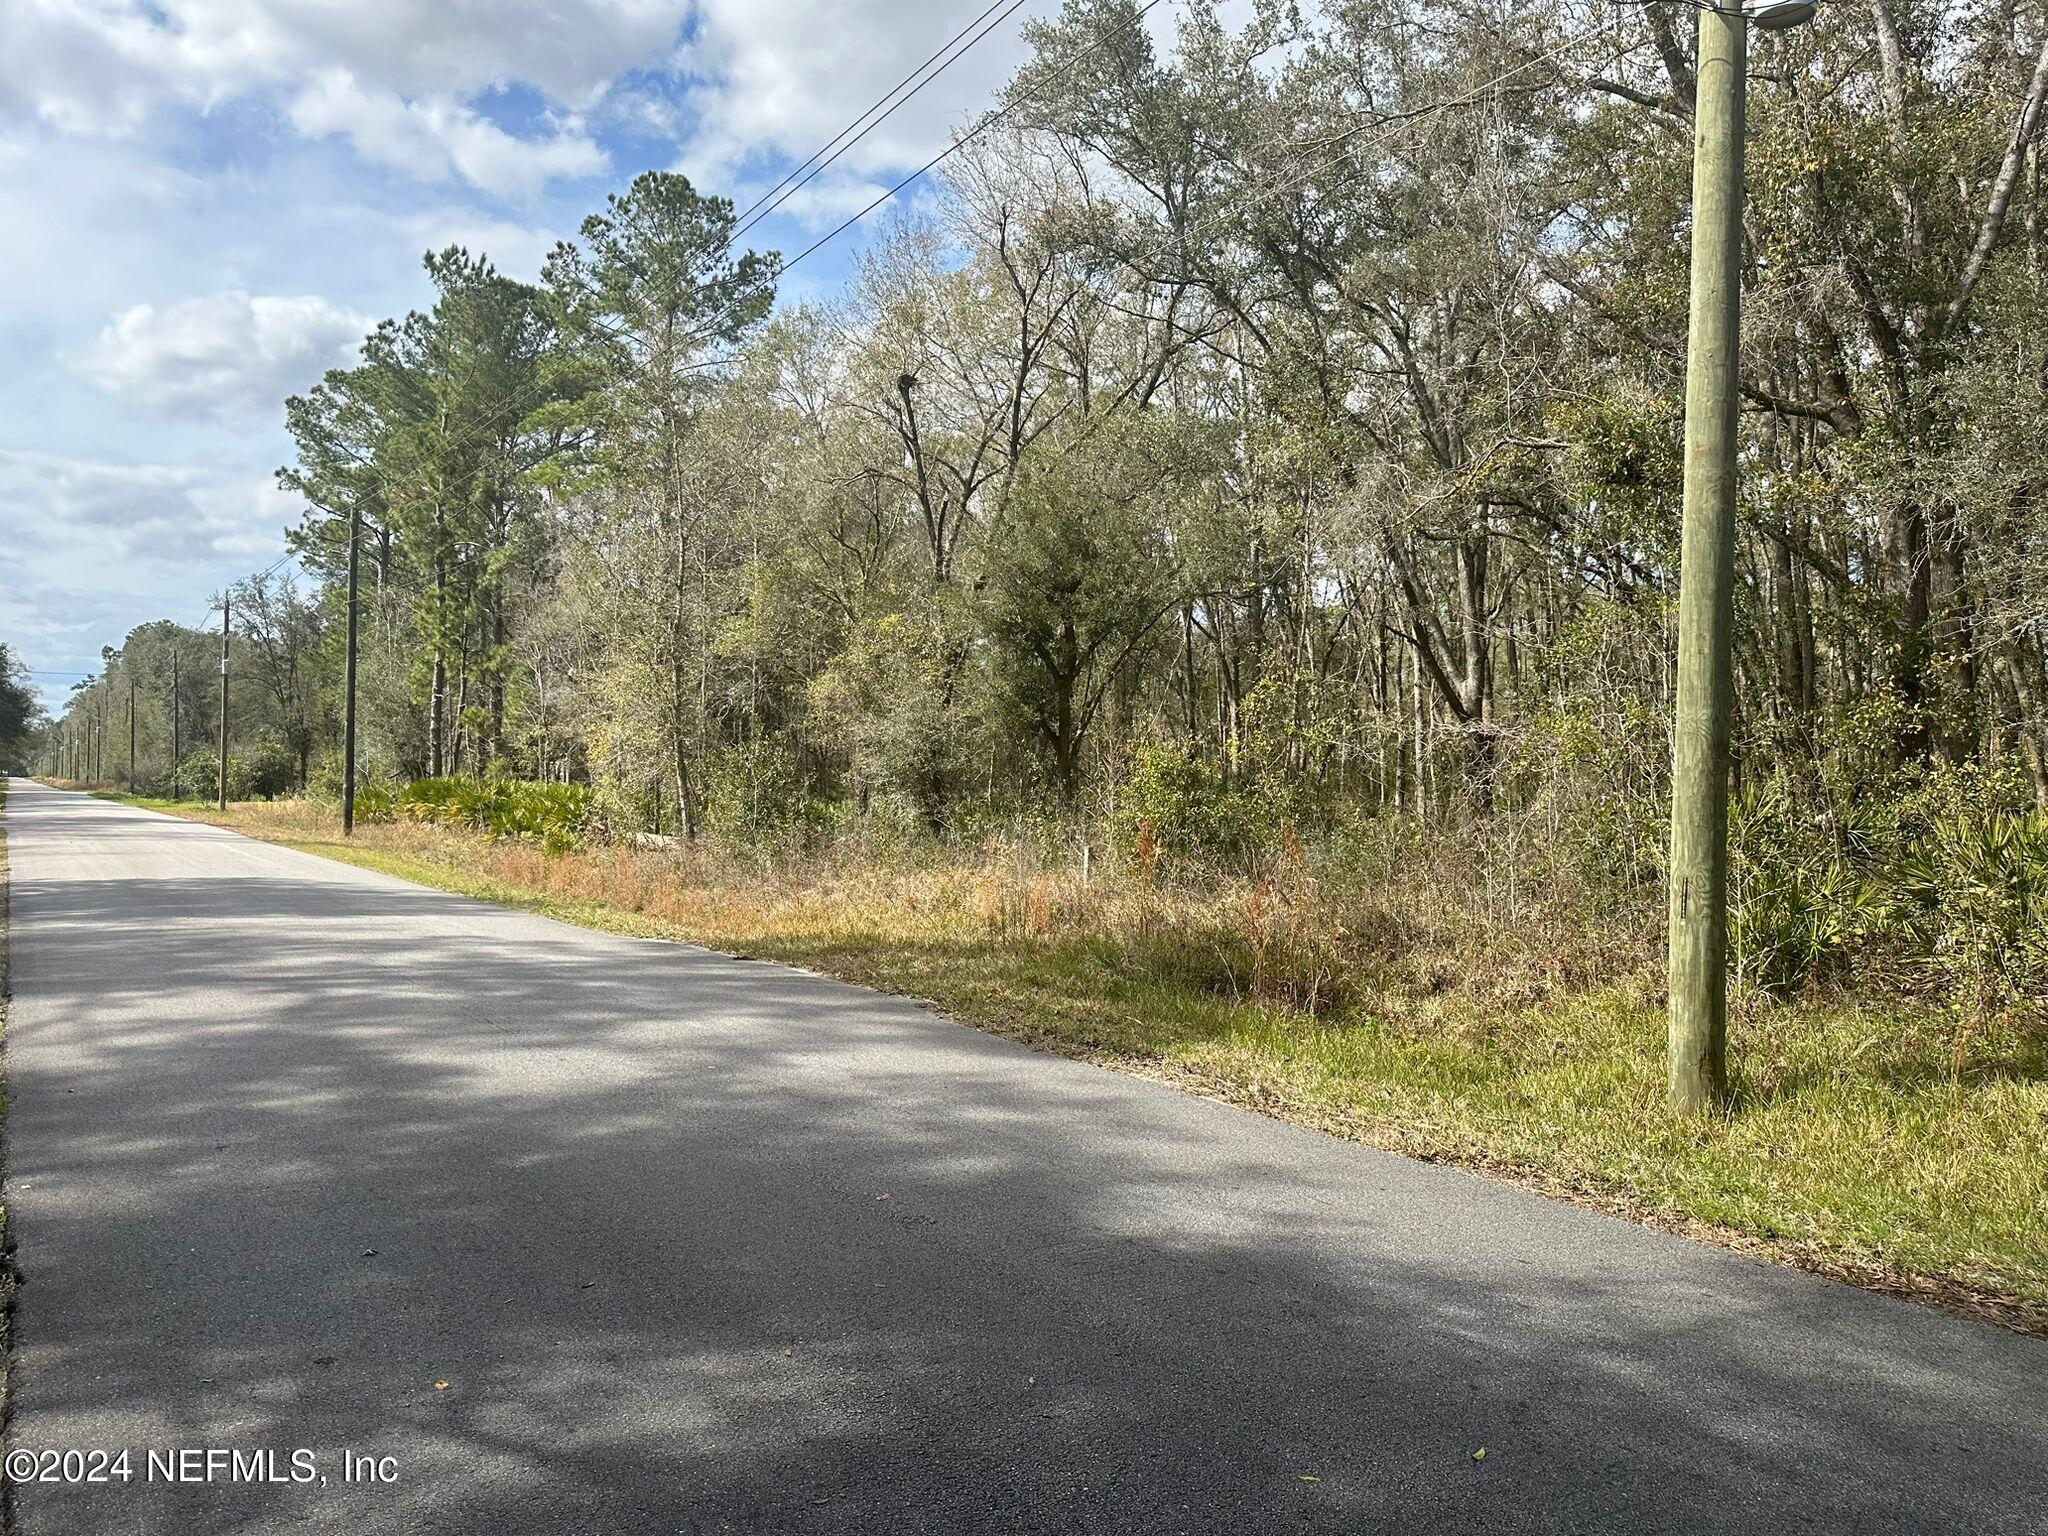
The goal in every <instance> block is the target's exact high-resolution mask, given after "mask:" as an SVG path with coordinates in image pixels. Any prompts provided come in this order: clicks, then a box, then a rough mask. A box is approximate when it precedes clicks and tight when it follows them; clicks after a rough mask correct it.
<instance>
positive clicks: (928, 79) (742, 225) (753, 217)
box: [728, 0, 1030, 249]
mask: <svg viewBox="0 0 2048 1536" xmlns="http://www.w3.org/2000/svg"><path fill="white" fill-rule="evenodd" d="M1006 3H1007V7H1008V8H1007V9H1005V8H1004V7H1005V5H1006ZM1029 3H1030V0H995V4H993V5H991V6H990V7H989V8H988V9H987V10H985V11H983V12H982V13H981V15H979V16H977V17H975V18H974V20H973V21H970V22H969V23H968V24H967V25H966V26H964V27H962V28H961V29H960V30H959V31H958V32H956V33H954V34H953V37H952V38H951V39H950V40H949V41H948V42H946V43H945V44H944V45H943V46H941V47H940V48H939V50H938V52H937V53H934V54H933V55H932V56H931V58H928V59H926V60H925V61H924V63H922V64H920V65H919V66H918V67H917V68H916V69H914V70H912V71H911V72H910V73H909V74H907V75H905V76H904V77H903V78H902V79H901V80H899V81H898V82H897V83H896V84H895V86H893V87H892V88H891V89H889V90H888V91H885V92H883V94H882V95H881V97H880V98H879V99H878V100H877V101H876V102H875V104H874V106H871V107H869V108H868V110H867V111H866V112H863V113H862V114H861V115H860V116H859V117H857V118H855V119H854V121H853V123H850V124H848V125H847V127H845V128H842V129H840V130H839V132H838V133H836V134H834V135H833V136H832V137H831V138H830V139H828V140H826V141H825V143H824V144H823V145H822V146H820V147H819V149H818V150H817V151H816V152H814V153H813V154H812V155H811V157H810V159H808V160H806V161H804V162H803V164H802V165H798V166H796V167H794V168H793V169H792V170H791V171H790V172H789V174H788V175H786V176H784V177H783V178H782V180H780V181H778V182H777V183H776V184H775V185H774V186H772V187H770V188H769V189H768V190H767V191H766V192H764V193H762V194H761V196H760V197H759V198H757V199H755V201H754V202H753V204H752V205H751V206H750V207H748V208H747V209H746V210H745V211H744V212H743V213H741V214H740V216H739V224H738V227H737V228H735V229H734V231H733V236H734V239H737V238H738V237H739V236H740V235H743V234H745V233H746V232H747V231H748V230H750V229H752V228H753V227H754V226H755V225H756V224H758V223H760V222H761V220H763V219H765V218H767V217H768V215H769V214H771V213H773V212H774V211H775V210H776V209H777V208H780V207H781V206H782V205H783V204H784V203H786V202H788V201H789V199H790V198H792V197H794V196H795V195H796V194H797V193H798V192H799V191H801V190H802V189H803V187H804V185H805V184H806V183H808V182H809V181H810V180H811V179H812V178H813V177H814V176H816V175H817V174H818V173H819V172H820V171H822V170H824V169H825V168H826V167H827V166H829V165H831V164H832V163H833V161H835V160H837V159H839V157H840V156H841V155H844V154H845V153H846V152H847V151H848V150H849V149H852V148H853V147H854V145H856V144H858V143H859V142H860V141H861V140H862V139H864V138H866V137H867V136H868V135H869V134H870V133H872V132H874V131H875V129H877V128H879V127H880V126H881V125H882V124H883V123H885V122H887V121H888V120H889V118H890V117H892V116H893V115H894V114H895V112H896V109H897V108H898V107H901V106H902V105H903V104H904V103H905V102H907V101H909V100H910V99H911V98H912V97H913V96H915V95H917V93H918V92H919V91H922V90H923V89H924V88H925V87H926V86H928V85H930V84H931V83H932V81H934V80H936V79H938V78H939V76H940V75H942V74H944V73H945V72H946V70H947V69H948V68H950V67H951V66H952V65H954V64H956V63H958V62H959V60H960V58H961V56H962V55H963V54H965V53H966V52H967V50H968V49H970V48H972V47H973V46H974V45H975V44H976V43H978V42H980V41H981V40H982V39H983V38H984V37H986V36H988V34H989V33H990V32H993V31H994V30H995V29H996V28H997V27H999V26H1001V25H1002V24H1003V23H1004V22H1006V21H1008V20H1009V19H1010V18H1011V17H1012V16H1014V15H1016V14H1017V12H1018V11H1020V10H1022V9H1023V8H1024V7H1025V6H1026V5H1027V4H1029ZM999 10H1000V11H1002V15H1000V16H996V17H995V20H993V21H989V22H988V24H987V25H986V26H982V27H981V30H980V31H979V32H974V29H975V28H976V27H977V26H981V23H982V22H984V21H986V20H987V19H988V17H990V16H991V15H994V13H995V12H996V11H999ZM970 32H974V35H973V36H972V37H968V33H970ZM962 38H966V39H967V40H966V41H965V42H964V43H961V39H962ZM956 43H958V44H960V47H959V49H958V51H957V52H954V53H953V55H952V57H951V58H948V59H946V61H945V62H944V63H943V64H940V65H939V67H938V68H937V69H932V70H931V73H930V74H928V75H925V77H924V79H922V80H918V82H917V84H916V85H914V86H911V88H910V90H909V91H908V92H905V93H904V95H903V96H902V97H901V98H900V99H899V100H897V101H896V102H895V103H894V104H892V105H891V106H890V107H889V108H888V110H887V111H884V112H882V114H881V115H880V116H879V117H875V118H874V121H873V122H869V123H867V126H865V127H863V128H861V130H860V132H859V133H857V134H854V136H853V137H852V138H850V139H847V141H846V142H845V143H844V144H839V140H840V139H842V138H845V137H846V135H847V133H848V132H850V131H851V130H852V128H853V127H854V126H855V125H857V124H860V123H862V122H864V121H865V120H866V119H867V118H869V117H870V116H872V115H873V114H874V113H875V112H876V110H877V109H878V108H880V107H881V106H882V104H883V103H884V102H887V101H888V100H889V98H890V97H891V96H895V95H896V93H897V92H898V91H902V90H903V88H904V87H905V86H906V85H909V84H910V82H911V81H912V80H916V79H917V77H918V76H919V75H921V74H924V72H925V71H926V70H927V69H930V68H931V65H932V62H933V61H934V60H936V59H938V58H939V57H940V56H941V55H942V54H945V53H946V52H947V51H948V50H950V49H952V48H953V47H954V44H956ZM835 144H836V145H838V148H836V149H835V148H833V146H834V145H835ZM828 150H829V151H831V153H830V154H829V155H827V154H826V152H827V151H828ZM820 156H825V158H823V159H820V158H819V157H820ZM813 162H816V163H815V164H813ZM792 181H794V182H795V183H796V184H795V185H794V186H791V185H790V183H791V182H792ZM784 187H788V188H789V190H788V191H787V192H782V189H783V188H784ZM778 192H782V196H780V197H775V194H776V193H778ZM771 197H774V198H775V201H774V202H773V203H769V202H768V199H769V198H771ZM763 204H767V206H766V207H763V206H762V205H763ZM729 248H730V246H728V249H729Z"/></svg>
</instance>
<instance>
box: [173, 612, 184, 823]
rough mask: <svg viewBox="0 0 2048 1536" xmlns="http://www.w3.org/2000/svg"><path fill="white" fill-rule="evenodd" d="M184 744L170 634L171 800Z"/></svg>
mask: <svg viewBox="0 0 2048 1536" xmlns="http://www.w3.org/2000/svg"><path fill="white" fill-rule="evenodd" d="M183 750H184V742H183V740H182V739H181V738H180V736H179V734H178V636H177V633H176V632H175V631H173V632H172V634H171V798H172V799H173V800H175V799H177V798H178V754H179V753H180V752H182V751H183Z"/></svg>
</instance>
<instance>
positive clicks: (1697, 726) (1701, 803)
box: [1669, 8, 1749, 1114]
mask: <svg viewBox="0 0 2048 1536" xmlns="http://www.w3.org/2000/svg"><path fill="white" fill-rule="evenodd" d="M1748 30H1749V23H1748V21H1747V19H1746V18H1744V16H1743V15H1742V13H1741V12H1740V11H1738V10H1735V9H1732V8H1730V9H1712V8H1702V9H1701V11H1700V13H1699V85H1698V93H1697V105H1696V107H1695V110H1694V114H1693V120H1694V135H1693V172H1692V198H1693V202H1692V313H1691V321H1690V330H1689V334H1688V337H1687V342H1686V380H1685V528H1684V537H1683V540H1682V545H1681V550H1680V566H1679V584H1678V695H1677V700H1676V718H1675V719H1674V721H1673V728H1672V773H1671V967H1670V1008H1669V1064H1670V1074H1671V1081H1670V1092H1671V1107H1672V1108H1673V1109H1674V1110H1675V1111H1677V1112H1679V1113H1681V1114H1699V1113H1702V1112H1704V1111H1708V1110H1711V1109H1714V1108H1717V1107H1718V1106H1719V1105H1720V1103H1721V1101H1722V1098H1723V1096H1724V1095H1725V1093H1726V1091H1727V1070H1728V1069H1727V1038H1728V735H1729V716H1730V714H1731V712H1732V710H1733V707H1734V694H1735V682H1734V665H1733V639H1734V636H1733V630H1734V588H1735V447H1736V408H1737V403H1738V402H1737V396H1736V391H1737V388H1738V384H1739V379H1738V374H1737V367H1738V359H1737V356H1736V348H1737V343H1738V338H1739V335H1740V324H1741V319H1740V298H1741V283H1742V268H1741V261H1742V150H1743V144H1742V140H1743V116H1744V101H1743V96H1744V87H1745V82H1744V75H1745V74H1746V63H1747V60H1746V49H1747V45H1748V36H1747V34H1748Z"/></svg>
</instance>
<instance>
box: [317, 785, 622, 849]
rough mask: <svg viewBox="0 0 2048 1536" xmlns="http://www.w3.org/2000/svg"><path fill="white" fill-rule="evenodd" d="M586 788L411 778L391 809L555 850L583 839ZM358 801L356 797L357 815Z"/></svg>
mask: <svg viewBox="0 0 2048 1536" xmlns="http://www.w3.org/2000/svg"><path fill="white" fill-rule="evenodd" d="M592 800H593V796H592V793H591V791H590V790H589V789H588V788H587V787H585V786H583V785H581V784H533V783H527V782H523V781H520V780H484V779H455V778H440V779H414V780H413V781H412V782H411V783H410V784H408V785H406V786H405V788H404V789H402V790H400V791H399V792H398V794H397V795H396V797H395V798H394V800H393V802H392V805H391V810H392V811H393V812H394V813H395V814H397V815H400V816H403V817H405V818H406V819H407V820H409V821H421V822H431V823H434V824H436V825H440V826H466V827H474V828H475V829H477V830H478V831H480V832H487V833H489V834H490V835H491V836H493V837H506V838H517V839H519V840H520V841H523V842H532V843H539V844H540V845H541V847H542V848H543V849H545V850H546V851H547V852H549V853H560V852H563V851H564V850H566V849H569V848H573V847H575V846H576V845H577V844H578V843H579V842H581V841H582V840H583V837H584V835H585V834H586V833H587V832H588V831H589V829H590V825H591V819H592V818H591V806H592ZM362 807H363V802H362V799H361V797H360V796H358V798H357V801H356V813H357V815H359V816H360V815H362Z"/></svg>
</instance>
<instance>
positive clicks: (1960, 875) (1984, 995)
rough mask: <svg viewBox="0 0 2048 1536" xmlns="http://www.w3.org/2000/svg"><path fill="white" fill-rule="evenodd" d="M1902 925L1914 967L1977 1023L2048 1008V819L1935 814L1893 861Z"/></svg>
mask: <svg viewBox="0 0 2048 1536" xmlns="http://www.w3.org/2000/svg"><path fill="white" fill-rule="evenodd" d="M1894 891H1895V901H1896V907H1895V910H1896V912H1897V916H1898V920H1899V921H1900V922H1901V924H1902V925H1903V926H1904V927H1905V928H1906V929H1907V930H1908V931H1909V932H1911V933H1912V934H1913V935H1914V937H1915V938H1916V939H1917V941H1918V944H1917V949H1918V954H1917V955H1916V957H1915V958H1916V963H1918V964H1919V965H1921V966H1923V967H1924V968H1925V969H1926V970H1927V971H1928V972H1929V973H1931V975H1932V976H1933V977H1934V979H1935V980H1936V981H1937V982H1938V984H1939V985H1940V987H1941V988H1942V990H1943V991H1944V992H1945V993H1946V994H1947V995H1948V997H1949V999H1950V1002H1951V1004H1952V1005H1953V1006H1954V1007H1956V1008H1958V1009H1959V1010H1961V1011H1962V1012H1963V1013H1964V1014H1965V1015H1966V1016H1967V1017H1969V1018H1970V1019H1972V1020H1973V1021H1976V1022H1983V1021H1988V1020H1990V1019H1993V1018H1995V1017H1998V1016H2001V1015H2006V1014H2009V1013H2013V1012H2015V1011H2017V1012H2021V1013H2024V1014H2025V1015H2027V1016H2028V1021H2029V1022H2031V1023H2039V1022H2041V1019H2042V1015H2043V1010H2048V816H2044V815H2042V814H2041V813H2039V812H2033V813H2030V814H2026V815H2014V814H2011V813H2008V812H2002V811H1993V812H1991V813H1990V814H1988V815H1982V816H1975V817H1973V816H1970V815H1968V814H1966V813H1949V814H1945V815H1941V816H1937V817H1936V818H1934V819H1933V821H1932V822H1931V823H1930V824H1929V825H1928V827H1927V829H1926V832H1925V833H1924V835H1922V836H1921V837H1920V838H1919V839H1918V840H1917V842H1916V844H1915V846H1914V847H1913V848H1912V849H1911V851H1909V852H1908V853H1906V854H1905V856H1904V857H1903V858H1901V859H1900V860H1899V863H1898V866H1897V870H1896V874H1895V881H1894Z"/></svg>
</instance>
